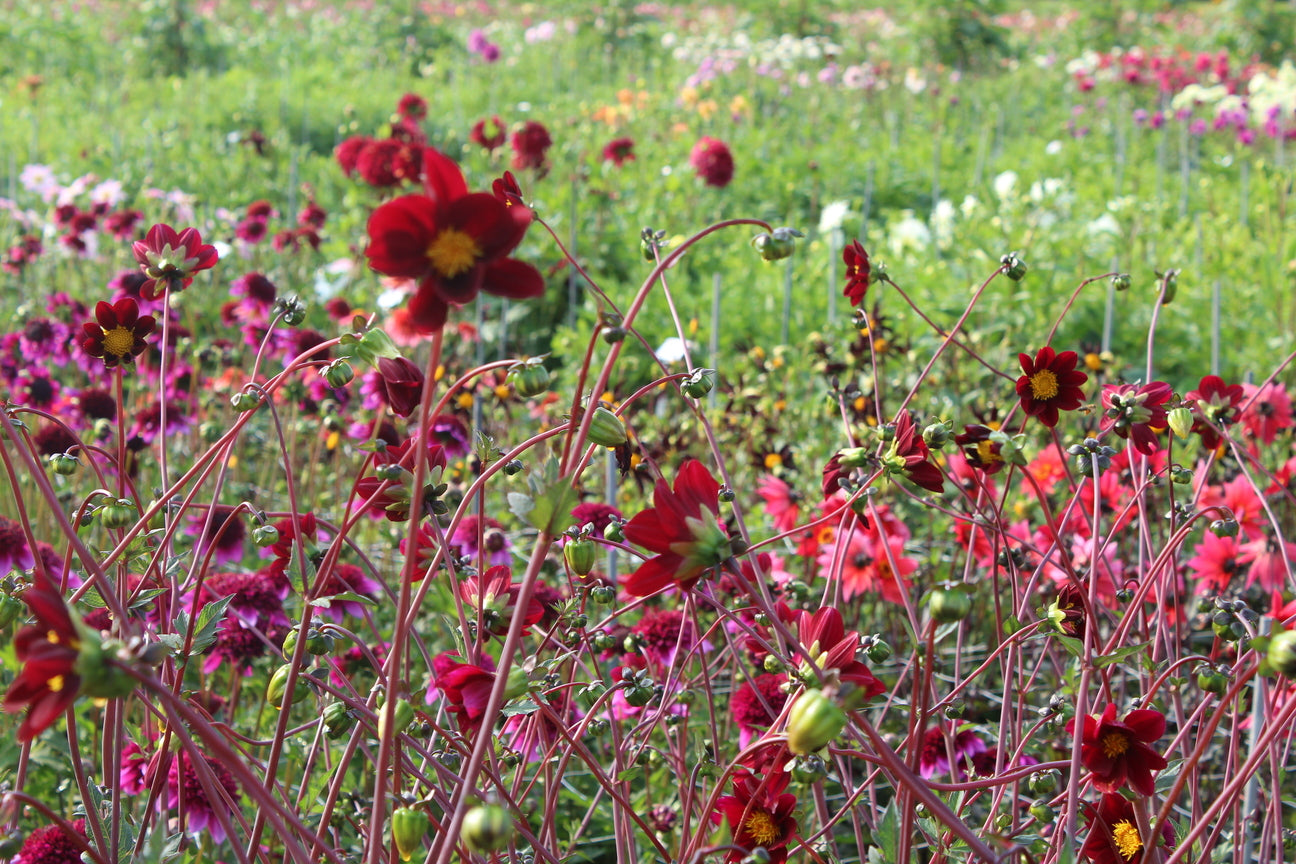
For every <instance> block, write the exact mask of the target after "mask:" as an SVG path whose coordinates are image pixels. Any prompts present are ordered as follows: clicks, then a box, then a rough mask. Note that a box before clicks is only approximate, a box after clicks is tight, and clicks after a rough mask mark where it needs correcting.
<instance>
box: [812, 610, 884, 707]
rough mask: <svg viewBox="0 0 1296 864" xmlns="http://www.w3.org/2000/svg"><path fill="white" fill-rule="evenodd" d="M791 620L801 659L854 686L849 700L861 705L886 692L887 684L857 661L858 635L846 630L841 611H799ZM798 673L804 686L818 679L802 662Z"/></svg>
mask: <svg viewBox="0 0 1296 864" xmlns="http://www.w3.org/2000/svg"><path fill="white" fill-rule="evenodd" d="M791 619H792V624H793V626H794V628H795V629H794V632H795V633H796V637H797V640H798V642H800V650H801V652H802V653H803V655H804V657H805V658H806V659H807V660H811V661H814V665H815V666H816V667H818V670H819V671H820V672H829V671H833V672H835V673H836V675H837V677H838V679H839V680H840V681H841V682H842V683H843V684H852V685H854V686H855V688H856V692H855V693H854V694H851V695H850V698H852V699H858V700H859V701H861V702H862V701H864V700H866V699H872V698H873V697H874V696H879V695H881V694H882V693H884V692H886V685H885V684H883V683H882V682H881V681H879V680H878V679H877V678H875V677H873V673H872V672H870V671H869V668H868V667H867V666H865V665H864V664H863V663H861V662H860V661H859V660H857V659H856V656H857V655H858V654H859V649H860V635H859V633H857V632H855V631H854V630H850V631H848V630H847V629H846V624H845V622H844V620H843V619H842V614H841V612H840V611H838V610H837V609H835V608H833V607H831V606H826V607H824V608H822V609H820V610H819V611H817V612H809V611H806V610H798V611H796V612H793V613H792V615H791ZM801 671H802V674H803V679H802V680H804V681H806V682H807V683H809V682H810V681H814V680H817V676H816V674H815V672H814V670H812V669H811V668H810V667H809V664H808V663H805V662H804V661H803V663H802V670H801Z"/></svg>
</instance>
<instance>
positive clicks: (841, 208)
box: [819, 201, 855, 234]
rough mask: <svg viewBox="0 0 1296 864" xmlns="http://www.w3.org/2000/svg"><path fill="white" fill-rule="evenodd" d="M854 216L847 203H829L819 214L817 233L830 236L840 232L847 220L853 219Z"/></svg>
mask: <svg viewBox="0 0 1296 864" xmlns="http://www.w3.org/2000/svg"><path fill="white" fill-rule="evenodd" d="M854 217H855V214H854V213H852V212H851V209H850V202H849V201H831V202H829V203H828V204H827V205H826V206H825V207H824V209H823V213H821V214H819V233H820V234H831V233H832V232H833V231H840V230H842V226H844V225H845V224H846V220H847V219H853V218H854Z"/></svg>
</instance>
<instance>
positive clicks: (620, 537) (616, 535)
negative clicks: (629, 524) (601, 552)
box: [603, 519, 625, 543]
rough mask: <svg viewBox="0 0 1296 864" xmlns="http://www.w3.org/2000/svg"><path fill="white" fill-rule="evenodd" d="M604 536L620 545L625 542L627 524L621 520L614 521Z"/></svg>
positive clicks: (604, 531)
mask: <svg viewBox="0 0 1296 864" xmlns="http://www.w3.org/2000/svg"><path fill="white" fill-rule="evenodd" d="M603 536H604V537H605V538H606V539H608V540H611V541H612V542H613V543H620V542H622V541H624V540H625V523H624V522H622V521H621V520H619V519H613V520H612V521H611V522H609V523H608V526H607V527H606V528H604V529H603Z"/></svg>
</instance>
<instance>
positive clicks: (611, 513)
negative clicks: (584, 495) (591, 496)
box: [571, 501, 622, 537]
mask: <svg viewBox="0 0 1296 864" xmlns="http://www.w3.org/2000/svg"><path fill="white" fill-rule="evenodd" d="M571 515H572V518H573V519H575V520H576V526H575V527H577V528H584V527H585V526H586V525H589V526H590V528H591V529H592V531H591V533H592V534H593V535H594V536H595V537H602V536H604V534H603V532H604V531H606V530H607V528H608V526H609V525H611V524H612V520H613V519H620V518H622V517H621V511H620V510H618V509H617V508H615V507H613V506H611V505H610V504H601V503H599V502H597V501H586V502H584V503H582V504H577V505H576V506H575V507H573V508H572V512H571Z"/></svg>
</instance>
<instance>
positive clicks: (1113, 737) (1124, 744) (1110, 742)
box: [1102, 732, 1129, 759]
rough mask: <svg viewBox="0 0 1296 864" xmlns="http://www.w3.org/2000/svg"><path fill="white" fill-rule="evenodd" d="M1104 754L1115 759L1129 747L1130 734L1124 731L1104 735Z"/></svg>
mask: <svg viewBox="0 0 1296 864" xmlns="http://www.w3.org/2000/svg"><path fill="white" fill-rule="evenodd" d="M1102 749H1103V755H1104V756H1106V757H1107V758H1108V759H1113V758H1115V757H1117V756H1119V755H1121V754H1122V753H1124V752H1125V751H1126V750H1128V749H1129V736H1128V735H1126V734H1125V733H1124V732H1108V733H1107V734H1106V735H1104V736H1103V737H1102Z"/></svg>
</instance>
